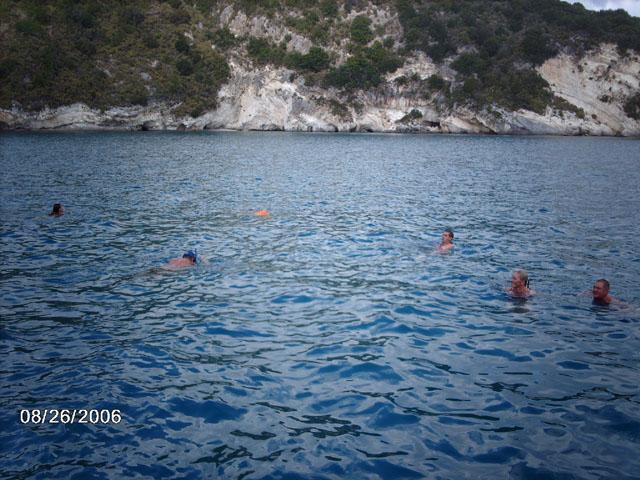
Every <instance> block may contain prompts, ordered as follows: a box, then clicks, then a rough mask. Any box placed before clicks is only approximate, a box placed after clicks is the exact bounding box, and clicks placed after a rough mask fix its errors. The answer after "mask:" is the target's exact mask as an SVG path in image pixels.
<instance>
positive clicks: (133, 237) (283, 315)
mask: <svg viewBox="0 0 640 480" xmlns="http://www.w3.org/2000/svg"><path fill="white" fill-rule="evenodd" d="M0 148H1V153H2V154H1V157H0V167H1V168H2V171H3V172H4V174H3V178H2V190H1V192H0V194H1V199H0V200H1V204H2V231H1V233H0V235H1V237H2V254H3V261H2V266H1V270H0V281H1V288H2V303H1V309H2V314H1V316H2V322H1V323H0V348H1V350H0V355H1V356H2V358H3V361H2V368H1V371H0V381H1V384H2V395H1V397H0V408H1V410H2V416H1V420H0V421H1V422H2V429H1V432H2V433H1V434H0V444H2V445H3V447H2V451H3V460H2V463H3V468H2V471H3V474H4V476H5V477H7V478H10V477H17V478H56V477H59V478H69V477H72V476H73V475H77V476H78V478H94V477H95V478H107V477H108V478H122V477H124V476H139V477H145V478H184V477H191V478H200V477H203V476H208V477H217V476H220V477H225V478H264V477H269V478H283V477H287V478H389V479H397V478H421V477H428V478H487V479H493V478H507V477H509V478H632V477H634V476H637V472H638V471H640V461H639V460H638V455H637V452H638V450H639V447H640V414H639V413H638V412H639V411H640V409H639V408H638V407H639V403H640V395H639V393H638V378H639V374H638V368H639V362H638V360H639V354H638V352H639V351H640V348H639V347H640V341H639V335H638V323H639V314H638V312H637V309H635V308H634V307H633V306H634V305H639V304H640V292H638V289H637V285H638V283H637V278H639V276H640V258H639V257H638V252H639V251H640V240H638V239H639V238H640V227H639V226H638V223H637V222H636V221H634V218H635V217H636V216H637V211H638V208H639V207H640V190H639V188H638V185H640V169H639V168H638V158H640V157H639V156H638V143H637V142H636V141H633V140H623V139H586V138H505V137H471V136H469V137H455V136H437V137H436V136H401V135H304V134H285V133H283V134H279V133H273V134H260V133H250V134H240V133H218V134H175V133H163V134H161V133H157V134H156V133H148V134H147V133H145V134H140V133H135V134H134V133H117V134H97V133H78V134H37V135H36V134H11V135H3V136H1V137H0ZM58 201H60V202H62V203H63V204H64V205H65V207H66V213H65V215H64V216H62V217H59V218H51V217H48V216H47V215H46V214H47V213H48V212H49V210H50V208H51V205H52V204H53V203H54V202H58ZM258 209H268V210H269V211H270V213H271V214H270V216H268V217H257V216H256V215H254V212H255V211H256V210H258ZM447 227H451V228H452V229H453V230H454V232H455V243H456V245H457V246H456V248H455V250H454V251H453V252H452V253H451V254H450V255H438V254H434V252H433V250H434V247H435V246H436V245H437V243H438V242H439V240H440V234H441V232H442V230H443V229H444V228H447ZM190 249H197V250H198V252H199V253H201V254H202V255H205V256H206V257H207V258H208V259H209V262H210V263H209V265H198V266H196V267H195V268H190V269H184V270H180V271H162V270H158V269H157V267H159V266H161V265H163V264H165V263H166V262H167V261H168V260H169V259H171V258H175V257H178V256H181V255H182V253H183V252H185V251H187V250H190ZM518 268H526V269H527V270H528V271H529V274H530V277H531V279H532V283H533V285H534V288H535V290H536V292H537V295H536V296H534V297H532V298H530V299H528V300H524V299H513V298H510V297H509V296H508V295H507V294H506V293H505V286H506V285H507V282H508V281H509V279H510V275H511V272H512V271H513V270H515V269H518ZM600 277H606V278H609V279H610V280H611V282H612V288H613V290H612V293H613V294H614V295H615V296H619V297H622V298H623V299H625V300H626V301H627V302H629V304H630V305H631V308H629V309H615V308H601V307H596V306H593V305H591V303H590V299H589V298H588V297H580V296H576V294H577V293H578V292H581V291H584V290H585V289H586V288H589V287H590V286H591V283H592V282H593V280H594V279H596V278H600ZM34 408H39V409H45V408H99V409H114V408H117V409H120V410H121V411H122V412H123V421H122V422H121V423H119V424H117V425H95V426H94V425H79V424H74V425H60V424H57V425H55V424H45V425H22V424H20V423H19V410H20V409H34Z"/></svg>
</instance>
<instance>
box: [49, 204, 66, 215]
mask: <svg viewBox="0 0 640 480" xmlns="http://www.w3.org/2000/svg"><path fill="white" fill-rule="evenodd" d="M62 215H64V207H63V206H62V204H61V203H54V204H53V209H52V210H51V213H50V214H49V216H50V217H51V216H53V217H61V216H62Z"/></svg>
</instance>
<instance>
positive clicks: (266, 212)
mask: <svg viewBox="0 0 640 480" xmlns="http://www.w3.org/2000/svg"><path fill="white" fill-rule="evenodd" d="M256 216H258V217H268V216H269V210H258V211H256Z"/></svg>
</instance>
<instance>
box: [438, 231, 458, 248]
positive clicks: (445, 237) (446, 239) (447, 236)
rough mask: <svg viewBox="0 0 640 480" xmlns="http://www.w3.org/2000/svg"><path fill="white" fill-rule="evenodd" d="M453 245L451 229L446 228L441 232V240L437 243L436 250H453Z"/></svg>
mask: <svg viewBox="0 0 640 480" xmlns="http://www.w3.org/2000/svg"><path fill="white" fill-rule="evenodd" d="M453 247H454V245H453V230H451V229H450V228H447V229H446V230H445V231H444V232H442V242H440V245H438V248H437V249H436V250H437V251H438V252H440V253H445V252H450V251H451V250H453Z"/></svg>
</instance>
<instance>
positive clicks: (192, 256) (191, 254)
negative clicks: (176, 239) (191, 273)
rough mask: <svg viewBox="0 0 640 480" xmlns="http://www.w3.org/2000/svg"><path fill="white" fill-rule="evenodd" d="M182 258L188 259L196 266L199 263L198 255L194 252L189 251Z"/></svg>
mask: <svg viewBox="0 0 640 480" xmlns="http://www.w3.org/2000/svg"><path fill="white" fill-rule="evenodd" d="M182 258H188V259H189V260H191V262H192V263H193V264H194V265H195V264H196V263H198V255H197V253H196V252H194V251H193V250H189V251H188V252H187V253H185V254H184V255H182Z"/></svg>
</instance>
